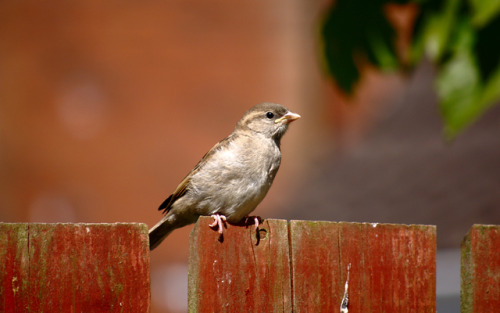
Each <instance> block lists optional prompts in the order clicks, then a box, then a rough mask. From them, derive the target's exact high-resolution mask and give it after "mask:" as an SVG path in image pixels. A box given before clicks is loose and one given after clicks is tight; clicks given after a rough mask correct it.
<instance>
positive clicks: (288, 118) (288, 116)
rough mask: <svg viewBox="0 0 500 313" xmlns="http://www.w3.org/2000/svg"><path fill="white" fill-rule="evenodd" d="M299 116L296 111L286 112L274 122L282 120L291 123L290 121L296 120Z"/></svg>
mask: <svg viewBox="0 0 500 313" xmlns="http://www.w3.org/2000/svg"><path fill="white" fill-rule="evenodd" d="M299 118H300V115H298V114H297V113H293V112H288V113H287V114H285V115H283V116H282V117H280V118H278V119H277V120H275V121H274V122H275V123H280V122H282V121H285V123H291V122H293V121H295V120H298V119H299Z"/></svg>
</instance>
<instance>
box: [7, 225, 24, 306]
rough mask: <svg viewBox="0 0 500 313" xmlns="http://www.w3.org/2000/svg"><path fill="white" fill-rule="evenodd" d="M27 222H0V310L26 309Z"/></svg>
mask: <svg viewBox="0 0 500 313" xmlns="http://www.w3.org/2000/svg"><path fill="white" fill-rule="evenodd" d="M28 283H29V268H28V224H1V223H0V284H1V285H0V312H5V313H11V312H27V311H28Z"/></svg>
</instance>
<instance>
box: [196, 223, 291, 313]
mask: <svg viewBox="0 0 500 313" xmlns="http://www.w3.org/2000/svg"><path fill="white" fill-rule="evenodd" d="M211 222H212V219H211V218H208V217H200V219H199V221H198V223H197V224H196V226H195V228H194V229H193V232H192V233H191V237H190V255H189V312H291V308H292V305H291V286H290V283H291V280H290V266H289V265H290V260H289V251H288V230H287V222H286V221H282V220H266V221H265V222H264V223H263V224H261V226H260V227H259V228H260V229H261V230H260V232H259V233H260V240H257V236H256V232H255V230H254V227H253V226H249V227H245V226H234V225H229V227H228V228H227V229H226V230H225V232H224V237H223V238H224V240H223V241H222V242H221V241H220V240H219V234H218V233H217V232H216V231H214V230H212V229H211V228H209V227H208V224H210V223H211Z"/></svg>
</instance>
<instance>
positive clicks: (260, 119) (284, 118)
mask: <svg viewBox="0 0 500 313" xmlns="http://www.w3.org/2000/svg"><path fill="white" fill-rule="evenodd" d="M299 118H300V115H298V114H296V113H293V112H290V111H289V110H288V109H287V108H285V107H284V106H282V105H280V104H276V103H270V102H264V103H260V104H257V105H255V106H253V107H252V108H250V109H249V110H248V111H247V112H246V113H245V115H243V117H242V118H241V120H240V121H239V122H238V124H237V125H236V130H237V131H238V130H245V129H247V130H250V131H252V132H255V133H259V134H263V135H264V136H266V137H270V138H273V139H275V140H278V141H279V140H280V139H281V137H282V136H283V135H284V134H285V132H286V130H287V128H288V124H290V123H291V122H293V121H295V120H297V119H299Z"/></svg>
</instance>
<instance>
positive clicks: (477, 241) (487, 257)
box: [460, 225, 500, 313]
mask: <svg viewBox="0 0 500 313" xmlns="http://www.w3.org/2000/svg"><path fill="white" fill-rule="evenodd" d="M461 248H462V268H461V276H462V277H461V279H462V281H461V285H462V286H461V295H460V298H461V304H460V305H461V312H462V313H483V312H488V313H490V312H498V311H499V310H500V226H499V225H473V226H472V228H471V229H470V231H469V233H468V234H467V236H466V237H465V238H464V240H463V241H462V247H461Z"/></svg>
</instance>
